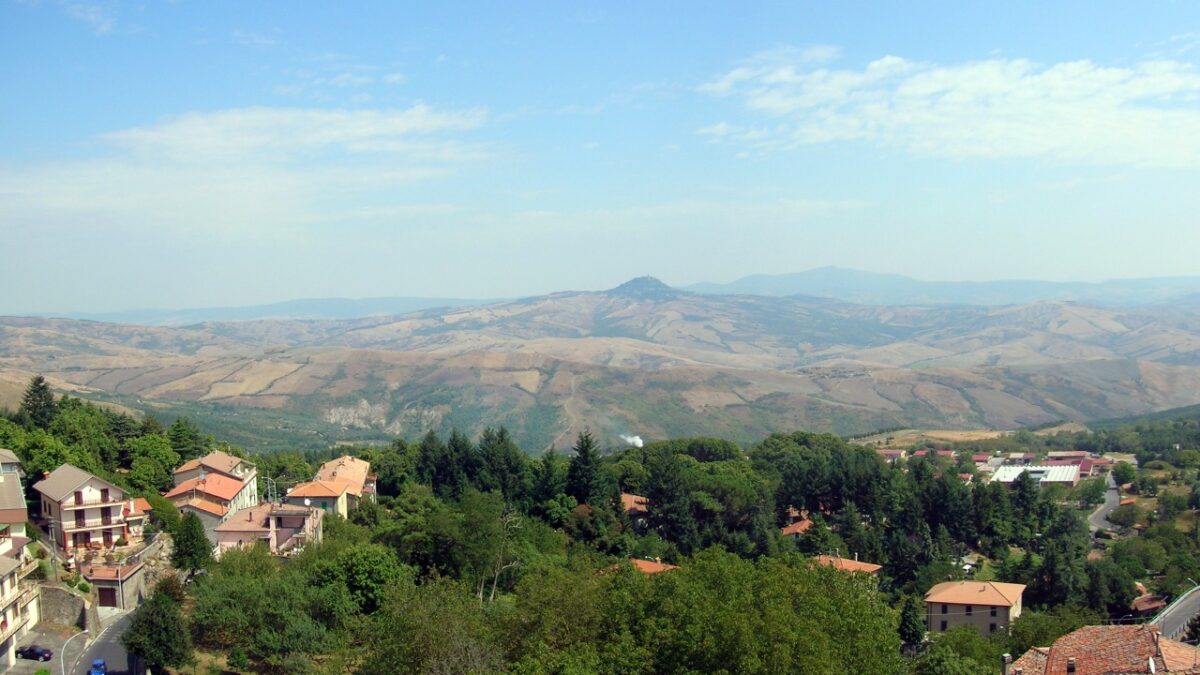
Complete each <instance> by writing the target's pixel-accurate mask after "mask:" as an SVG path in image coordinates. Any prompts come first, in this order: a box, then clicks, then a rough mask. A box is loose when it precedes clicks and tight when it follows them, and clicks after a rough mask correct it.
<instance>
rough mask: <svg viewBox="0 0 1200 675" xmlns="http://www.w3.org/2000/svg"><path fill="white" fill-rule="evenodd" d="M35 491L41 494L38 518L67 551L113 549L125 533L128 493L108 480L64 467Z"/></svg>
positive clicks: (35, 486) (80, 470) (48, 477)
mask: <svg viewBox="0 0 1200 675" xmlns="http://www.w3.org/2000/svg"><path fill="white" fill-rule="evenodd" d="M33 489H34V490H37V491H38V492H39V493H41V503H40V504H39V505H38V517H39V518H41V519H42V520H44V521H45V522H46V525H47V529H49V531H50V539H51V540H52V541H53V543H54V545H55V546H57V547H58V548H60V549H62V550H63V551H69V550H70V549H73V548H85V547H86V548H100V547H112V546H113V545H115V543H116V541H117V540H118V539H120V538H121V537H122V536H123V535H124V533H125V515H124V512H125V502H126V499H127V497H126V494H125V491H124V490H122V489H121V488H119V487H117V486H116V485H113V484H112V483H109V482H108V481H106V480H103V479H100V478H97V477H96V476H93V475H92V474H90V473H88V472H86V471H84V470H83V469H80V468H78V467H76V466H72V465H70V464H63V465H62V466H60V467H58V468H57V469H55V470H54V471H53V472H51V473H50V474H48V475H47V476H46V477H45V478H44V479H42V480H41V481H39V482H38V483H37V484H36V485H34V486H33Z"/></svg>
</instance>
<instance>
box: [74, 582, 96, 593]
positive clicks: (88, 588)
mask: <svg viewBox="0 0 1200 675" xmlns="http://www.w3.org/2000/svg"><path fill="white" fill-rule="evenodd" d="M75 588H78V589H79V592H80V593H91V592H92V585H91V584H89V583H88V582H86V581H80V582H79V585H78V586H76V587H75Z"/></svg>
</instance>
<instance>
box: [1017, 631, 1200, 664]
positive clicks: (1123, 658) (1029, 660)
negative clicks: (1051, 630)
mask: <svg viewBox="0 0 1200 675" xmlns="http://www.w3.org/2000/svg"><path fill="white" fill-rule="evenodd" d="M1196 657H1197V654H1196V649H1195V648H1193V647H1189V646H1188V645H1184V644H1182V643H1178V642H1175V641H1173V640H1168V639H1166V638H1160V637H1159V635H1158V627H1157V626H1154V625H1140V626H1084V627H1083V628H1080V629H1079V630H1076V631H1074V632H1072V633H1068V634H1066V635H1064V636H1062V637H1060V638H1059V639H1057V640H1055V641H1054V644H1053V645H1052V646H1050V647H1049V648H1046V647H1035V648H1034V649H1031V650H1029V651H1028V652H1026V653H1025V655H1024V656H1022V657H1021V658H1019V659H1017V661H1016V662H1015V663H1013V664H1012V671H1015V670H1016V669H1018V668H1020V669H1021V670H1022V675H1066V673H1067V662H1068V660H1069V659H1072V658H1073V659H1074V660H1075V675H1110V674H1114V673H1120V674H1122V675H1127V674H1133V673H1150V672H1158V673H1196V672H1200V670H1196V669H1195V667H1194V666H1193V663H1195V662H1196ZM1152 664H1153V665H1152ZM1152 669H1153V670H1152ZM1010 672H1011V671H1010Z"/></svg>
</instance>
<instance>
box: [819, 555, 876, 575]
mask: <svg viewBox="0 0 1200 675" xmlns="http://www.w3.org/2000/svg"><path fill="white" fill-rule="evenodd" d="M814 560H816V561H817V564H818V565H825V566H826V567H833V568H836V569H839V570H842V571H843V572H864V573H866V574H876V573H878V572H879V570H881V569H883V565H876V564H874V563H869V562H862V561H860V560H850V559H848V558H840V557H836V556H831V555H819V556H817V557H816V558H814Z"/></svg>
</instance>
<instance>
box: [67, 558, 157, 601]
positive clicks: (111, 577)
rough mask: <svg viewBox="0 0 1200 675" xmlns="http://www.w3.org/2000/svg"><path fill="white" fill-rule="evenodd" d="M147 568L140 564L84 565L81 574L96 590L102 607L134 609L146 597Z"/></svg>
mask: <svg viewBox="0 0 1200 675" xmlns="http://www.w3.org/2000/svg"><path fill="white" fill-rule="evenodd" d="M144 568H145V566H144V565H143V564H142V563H140V562H135V563H130V564H128V565H84V566H83V567H82V568H81V569H80V572H81V573H82V574H83V576H84V578H85V579H87V580H88V583H90V584H92V587H93V588H95V589H96V598H97V601H98V603H97V604H99V605H100V606H101V607H116V608H118V609H132V608H134V607H137V606H138V605H139V604H141V602H142V599H143V598H144V597H146V575H145V574H143V570H144Z"/></svg>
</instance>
